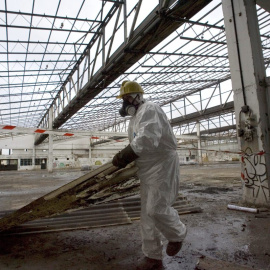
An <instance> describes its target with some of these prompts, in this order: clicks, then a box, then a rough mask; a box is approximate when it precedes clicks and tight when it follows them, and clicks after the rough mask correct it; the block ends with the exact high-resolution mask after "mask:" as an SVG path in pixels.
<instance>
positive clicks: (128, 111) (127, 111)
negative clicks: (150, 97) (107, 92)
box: [119, 95, 139, 117]
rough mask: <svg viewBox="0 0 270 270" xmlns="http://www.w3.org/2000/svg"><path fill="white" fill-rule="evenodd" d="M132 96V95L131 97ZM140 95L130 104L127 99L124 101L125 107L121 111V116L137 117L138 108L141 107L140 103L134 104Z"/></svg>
mask: <svg viewBox="0 0 270 270" xmlns="http://www.w3.org/2000/svg"><path fill="white" fill-rule="evenodd" d="M131 96H132V95H131ZM137 96H138V95H136V96H135V97H134V98H133V101H132V102H130V101H128V100H127V99H123V105H122V108H121V109H120V110H119V114H120V115H121V116H122V117H125V116H128V115H129V116H133V115H135V113H136V111H137V109H138V107H139V103H138V104H136V105H135V104H134V103H135V100H136V98H137Z"/></svg>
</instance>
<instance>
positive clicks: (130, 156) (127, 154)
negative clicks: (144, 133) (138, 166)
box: [112, 144, 139, 168]
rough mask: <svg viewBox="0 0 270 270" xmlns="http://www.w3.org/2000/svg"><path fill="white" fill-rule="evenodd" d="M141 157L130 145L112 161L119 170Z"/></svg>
mask: <svg viewBox="0 0 270 270" xmlns="http://www.w3.org/2000/svg"><path fill="white" fill-rule="evenodd" d="M138 157H139V156H138V155H136V154H135V152H134V151H133V149H132V148H131V146H130V144H129V145H128V146H127V147H125V148H124V149H123V150H121V151H120V152H119V153H117V154H116V155H115V156H114V157H113V160H112V164H113V165H114V166H116V167H119V168H125V167H126V166H127V165H128V164H129V163H130V162H132V161H134V160H135V159H137V158H138Z"/></svg>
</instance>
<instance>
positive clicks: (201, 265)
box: [195, 257, 253, 270]
mask: <svg viewBox="0 0 270 270" xmlns="http://www.w3.org/2000/svg"><path fill="white" fill-rule="evenodd" d="M224 269H226V270H248V269H253V268H250V267H247V266H242V265H239V264H235V263H231V262H225V261H220V260H217V259H212V258H209V257H203V258H200V260H199V262H198V263H197V265H196V268H195V270H224Z"/></svg>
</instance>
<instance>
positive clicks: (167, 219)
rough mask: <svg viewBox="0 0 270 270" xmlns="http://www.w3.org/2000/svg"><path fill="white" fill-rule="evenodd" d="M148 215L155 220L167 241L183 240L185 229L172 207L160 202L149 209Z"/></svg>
mask: <svg viewBox="0 0 270 270" xmlns="http://www.w3.org/2000/svg"><path fill="white" fill-rule="evenodd" d="M150 216H151V218H152V219H153V220H154V221H155V225H156V227H157V228H158V230H159V231H160V232H161V233H162V234H163V235H164V236H165V238H166V239H167V240H168V241H169V242H181V241H183V240H184V238H185V236H186V233H187V229H186V226H185V224H184V223H182V222H181V220H180V218H179V215H178V212H177V211H176V210H175V209H174V208H173V207H171V206H167V205H164V204H160V205H158V206H157V207H155V208H154V209H152V211H150Z"/></svg>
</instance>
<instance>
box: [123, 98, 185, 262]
mask: <svg viewBox="0 0 270 270" xmlns="http://www.w3.org/2000/svg"><path fill="white" fill-rule="evenodd" d="M128 135H129V141H130V145H131V147H132V149H133V151H134V152H135V153H136V154H137V155H138V156H139V158H137V159H136V165H137V166H138V168H139V169H138V177H139V178H140V182H141V234H142V251H143V253H144V254H145V256H147V257H149V258H152V259H162V242H161V234H160V233H162V234H163V235H164V236H165V238H166V239H167V240H168V241H170V242H179V241H183V239H184V238H185V235H186V227H185V225H184V224H183V223H182V222H181V221H180V218H179V215H178V212H177V211H176V210H175V209H174V208H173V207H172V204H173V203H174V202H175V200H176V198H177V196H178V189H179V158H178V154H177V152H176V146H177V144H176V139H175V136H174V134H173V131H172V128H171V126H170V123H169V121H168V120H167V117H166V114H165V113H164V112H163V110H162V109H161V108H160V107H159V106H158V105H156V104H155V103H152V102H145V103H142V104H141V105H140V106H139V108H138V110H137V112H136V114H135V115H134V116H133V117H132V118H131V119H130V123H129V130H128Z"/></svg>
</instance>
